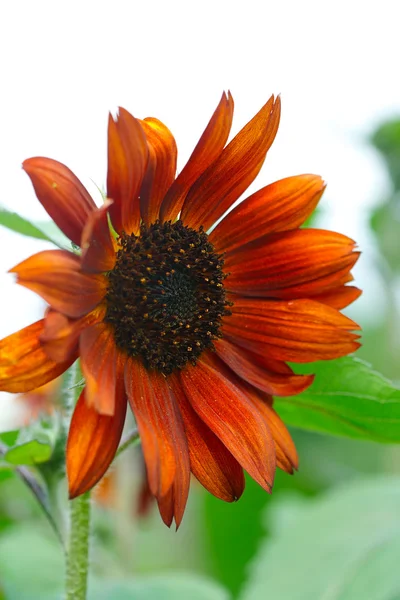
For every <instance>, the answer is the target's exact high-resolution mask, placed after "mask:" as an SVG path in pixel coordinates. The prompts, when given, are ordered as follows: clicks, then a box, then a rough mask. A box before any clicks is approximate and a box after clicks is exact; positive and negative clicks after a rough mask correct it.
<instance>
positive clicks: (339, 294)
mask: <svg viewBox="0 0 400 600" xmlns="http://www.w3.org/2000/svg"><path fill="white" fill-rule="evenodd" d="M361 293H362V292H361V290H359V289H358V288H356V287H354V286H351V285H349V286H347V285H341V286H339V287H337V288H336V289H333V290H331V291H330V292H325V294H319V295H318V296H314V298H313V299H314V300H316V301H318V302H322V304H327V305H328V306H332V308H337V310H342V309H343V308H346V306H349V304H352V303H353V302H354V301H355V300H357V298H359V297H360V296H361Z"/></svg>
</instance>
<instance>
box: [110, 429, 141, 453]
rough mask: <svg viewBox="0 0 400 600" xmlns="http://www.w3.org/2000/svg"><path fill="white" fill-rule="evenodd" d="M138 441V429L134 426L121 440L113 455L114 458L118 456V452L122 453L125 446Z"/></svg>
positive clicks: (127, 446)
mask: <svg viewBox="0 0 400 600" xmlns="http://www.w3.org/2000/svg"><path fill="white" fill-rule="evenodd" d="M138 441H139V431H138V430H137V429H136V428H135V429H132V431H130V432H129V433H128V434H127V435H126V436H125V437H124V439H123V440H121V443H120V445H119V447H118V450H117V453H116V455H115V458H116V457H117V456H119V455H120V454H122V452H124V451H125V450H126V449H127V448H129V446H133V445H134V444H136V443H137V442H138Z"/></svg>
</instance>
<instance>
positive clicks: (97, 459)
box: [67, 386, 127, 498]
mask: <svg viewBox="0 0 400 600" xmlns="http://www.w3.org/2000/svg"><path fill="white" fill-rule="evenodd" d="M122 389H123V388H122V386H120V387H119V393H118V396H117V402H116V405H115V412H114V415H113V416H106V415H100V414H99V413H98V412H97V410H95V409H94V408H93V407H92V406H88V404H87V402H86V398H85V390H83V391H82V393H81V395H80V398H79V400H78V403H77V405H76V407H75V410H74V414H73V415H72V420H71V425H70V429H69V435H68V441H67V477H68V487H69V497H70V498H75V497H76V496H80V495H81V494H83V493H85V492H87V491H88V490H90V489H91V488H92V487H93V486H94V485H96V483H97V482H98V481H99V480H100V479H101V478H102V477H103V475H104V474H105V473H106V471H107V469H108V467H109V466H110V464H111V462H112V460H113V458H114V456H115V453H116V451H117V448H118V444H119V441H120V439H121V435H122V430H123V428H124V423H125V415H126V406H127V403H126V397H125V395H124V393H123V391H122Z"/></svg>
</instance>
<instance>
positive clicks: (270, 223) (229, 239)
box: [210, 175, 325, 252]
mask: <svg viewBox="0 0 400 600" xmlns="http://www.w3.org/2000/svg"><path fill="white" fill-rule="evenodd" d="M324 189H325V183H324V182H323V180H322V179H321V177H319V176H318V175H298V176H296V177H288V178H287V179H281V180H280V181H276V182H275V183H272V184H271V185H267V186H266V187H264V188H262V189H261V190H259V191H258V192H256V193H255V194H253V195H252V196H250V197H249V198H247V199H246V200H243V202H241V203H240V204H239V205H238V206H237V207H236V208H234V209H233V210H232V211H231V212H230V213H229V214H228V215H227V216H226V217H225V218H224V219H223V220H222V221H221V223H219V225H217V227H216V228H215V229H214V231H212V233H211V234H210V242H211V243H212V244H214V246H215V247H216V249H217V251H218V252H230V251H232V250H234V249H236V248H238V247H239V246H242V245H244V244H247V243H248V242H252V241H253V240H256V239H258V238H259V237H261V236H263V235H266V234H268V233H274V232H276V231H285V230H288V229H296V228H297V227H300V225H302V224H303V223H304V221H305V220H306V219H307V218H308V217H309V216H310V215H311V213H312V212H313V211H314V209H315V207H316V206H317V204H318V201H319V199H320V198H321V196H322V193H323V191H324Z"/></svg>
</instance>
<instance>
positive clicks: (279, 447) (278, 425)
mask: <svg viewBox="0 0 400 600" xmlns="http://www.w3.org/2000/svg"><path fill="white" fill-rule="evenodd" d="M205 360H206V362H207V364H208V365H210V366H211V367H213V368H214V369H217V370H218V371H220V373H221V374H222V375H223V376H224V377H226V378H228V379H230V380H231V381H232V383H234V385H235V386H236V387H237V388H238V389H239V390H241V392H242V393H243V394H244V395H245V396H246V398H248V399H249V400H250V401H251V402H252V403H253V404H254V406H255V408H256V410H257V411H258V412H259V413H260V415H261V417H262V418H263V419H264V420H265V422H266V424H267V427H268V429H269V431H270V432H271V434H272V437H273V439H274V445H275V452H276V464H277V466H278V467H279V468H280V469H283V470H284V471H286V472H287V473H293V469H297V468H298V456H297V451H296V448H295V445H294V443H293V440H292V438H291V436H290V434H289V432H288V431H287V429H286V427H285V425H284V424H283V423H282V421H281V420H280V418H279V417H278V415H277V414H276V412H275V411H274V410H273V408H272V397H271V396H270V395H269V394H266V393H265V392H262V391H260V390H258V389H256V388H255V387H253V386H252V385H250V384H249V383H247V382H246V381H244V380H243V379H241V378H240V376H239V374H235V373H233V372H232V371H231V369H229V367H228V366H227V365H226V364H224V363H223V362H222V361H221V359H219V358H218V356H216V355H215V354H214V353H210V352H209V353H207V354H206V355H205ZM272 363H273V361H272ZM282 365H284V363H282ZM280 370H282V371H285V370H288V371H289V372H292V371H291V369H290V368H289V367H287V366H286V365H285V367H284V368H281V369H280Z"/></svg>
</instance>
